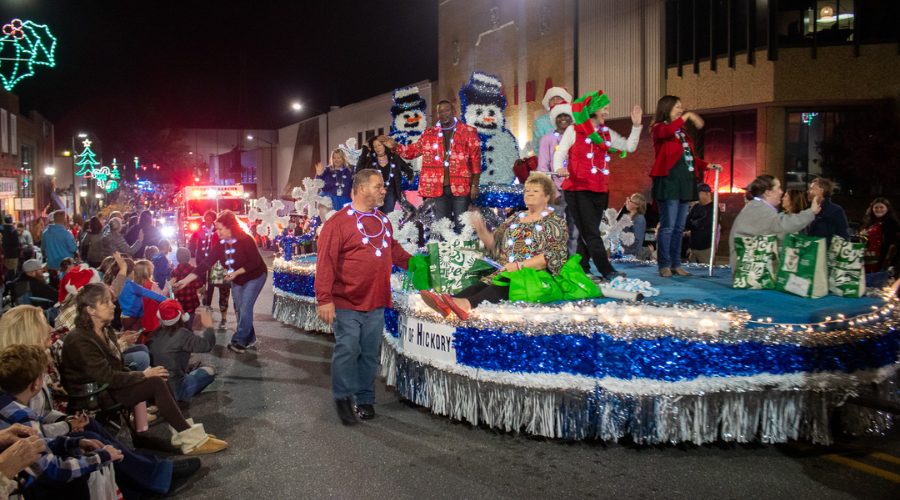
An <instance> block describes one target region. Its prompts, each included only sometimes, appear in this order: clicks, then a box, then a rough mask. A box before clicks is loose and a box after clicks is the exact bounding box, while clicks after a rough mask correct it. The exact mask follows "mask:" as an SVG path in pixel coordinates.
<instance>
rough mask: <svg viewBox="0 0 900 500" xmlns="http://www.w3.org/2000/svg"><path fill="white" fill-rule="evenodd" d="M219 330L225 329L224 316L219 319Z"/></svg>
mask: <svg viewBox="0 0 900 500" xmlns="http://www.w3.org/2000/svg"><path fill="white" fill-rule="evenodd" d="M219 331H220V332H224V331H225V318H222V321H219Z"/></svg>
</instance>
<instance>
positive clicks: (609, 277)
mask: <svg viewBox="0 0 900 500" xmlns="http://www.w3.org/2000/svg"><path fill="white" fill-rule="evenodd" d="M619 277H622V278H624V277H625V273H623V272H622V271H610V272H609V274H607V275H606V279H607V280H609V281H612V280H614V279H616V278H619Z"/></svg>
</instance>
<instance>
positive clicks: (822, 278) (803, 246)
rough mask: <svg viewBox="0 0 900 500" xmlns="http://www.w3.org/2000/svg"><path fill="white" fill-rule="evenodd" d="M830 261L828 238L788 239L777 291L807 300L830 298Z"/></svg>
mask: <svg viewBox="0 0 900 500" xmlns="http://www.w3.org/2000/svg"><path fill="white" fill-rule="evenodd" d="M827 259H828V251H827V243H826V242H825V238H815V237H812V236H803V235H800V234H788V235H785V237H784V242H783V243H782V245H781V258H780V259H779V262H780V265H779V266H778V278H777V279H776V281H775V289H776V290H778V291H779V292H784V293H790V294H793V295H799V296H800V297H806V298H808V299H818V298H821V297H824V296H826V295H828V261H827Z"/></svg>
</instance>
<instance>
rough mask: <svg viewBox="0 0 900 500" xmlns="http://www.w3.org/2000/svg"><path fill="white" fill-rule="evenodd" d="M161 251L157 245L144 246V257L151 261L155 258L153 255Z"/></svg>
mask: <svg viewBox="0 0 900 500" xmlns="http://www.w3.org/2000/svg"><path fill="white" fill-rule="evenodd" d="M158 253H159V247H158V246H156V245H150V246H148V247H146V248H144V259H143V260H146V261H147V262H150V261H151V260H152V259H153V256H154V255H156V254H158Z"/></svg>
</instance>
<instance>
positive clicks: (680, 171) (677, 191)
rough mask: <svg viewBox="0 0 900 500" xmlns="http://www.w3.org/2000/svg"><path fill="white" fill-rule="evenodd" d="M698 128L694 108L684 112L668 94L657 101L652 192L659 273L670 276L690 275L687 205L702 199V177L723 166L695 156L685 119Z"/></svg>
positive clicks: (680, 105)
mask: <svg viewBox="0 0 900 500" xmlns="http://www.w3.org/2000/svg"><path fill="white" fill-rule="evenodd" d="M688 120H689V121H691V122H692V123H693V124H694V126H695V127H697V129H701V128H703V119H702V118H700V116H699V115H697V114H696V113H694V112H691V111H688V112H687V113H685V111H684V106H682V104H681V100H680V99H679V98H677V97H675V96H673V95H665V96H662V97H661V98H660V99H659V102H658V103H657V104H656V115H654V117H653V124H652V125H651V126H650V127H651V128H650V137H652V138H653V149H655V150H656V161H655V162H654V163H653V170H652V171H650V177H652V178H653V186H652V187H651V188H650V195H651V196H652V197H653V199H654V200H656V204H657V205H659V232H658V233H657V234H656V241H657V245H659V250H658V252H657V261H658V262H659V275H660V276H662V277H663V278H671V277H672V274H673V273H674V274H677V275H679V276H690V275H691V273H689V272H687V271H685V270H684V268H683V267H681V241H682V233H684V224H685V221H686V220H687V214H688V209H689V208H690V204H691V202H692V201H697V200H699V199H700V197H699V194H698V191H697V184H698V183H700V182H702V181H703V174H704V173H705V172H706V170H707V169H708V168H709V169H716V170H721V169H722V167H721V166H719V165H709V164H708V163H707V162H706V161H704V160H702V159H700V158H695V157H694V142H693V141H692V140H691V137H690V136H689V135H687V133H685V130H682V127H684V124H685V122H686V121H688Z"/></svg>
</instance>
